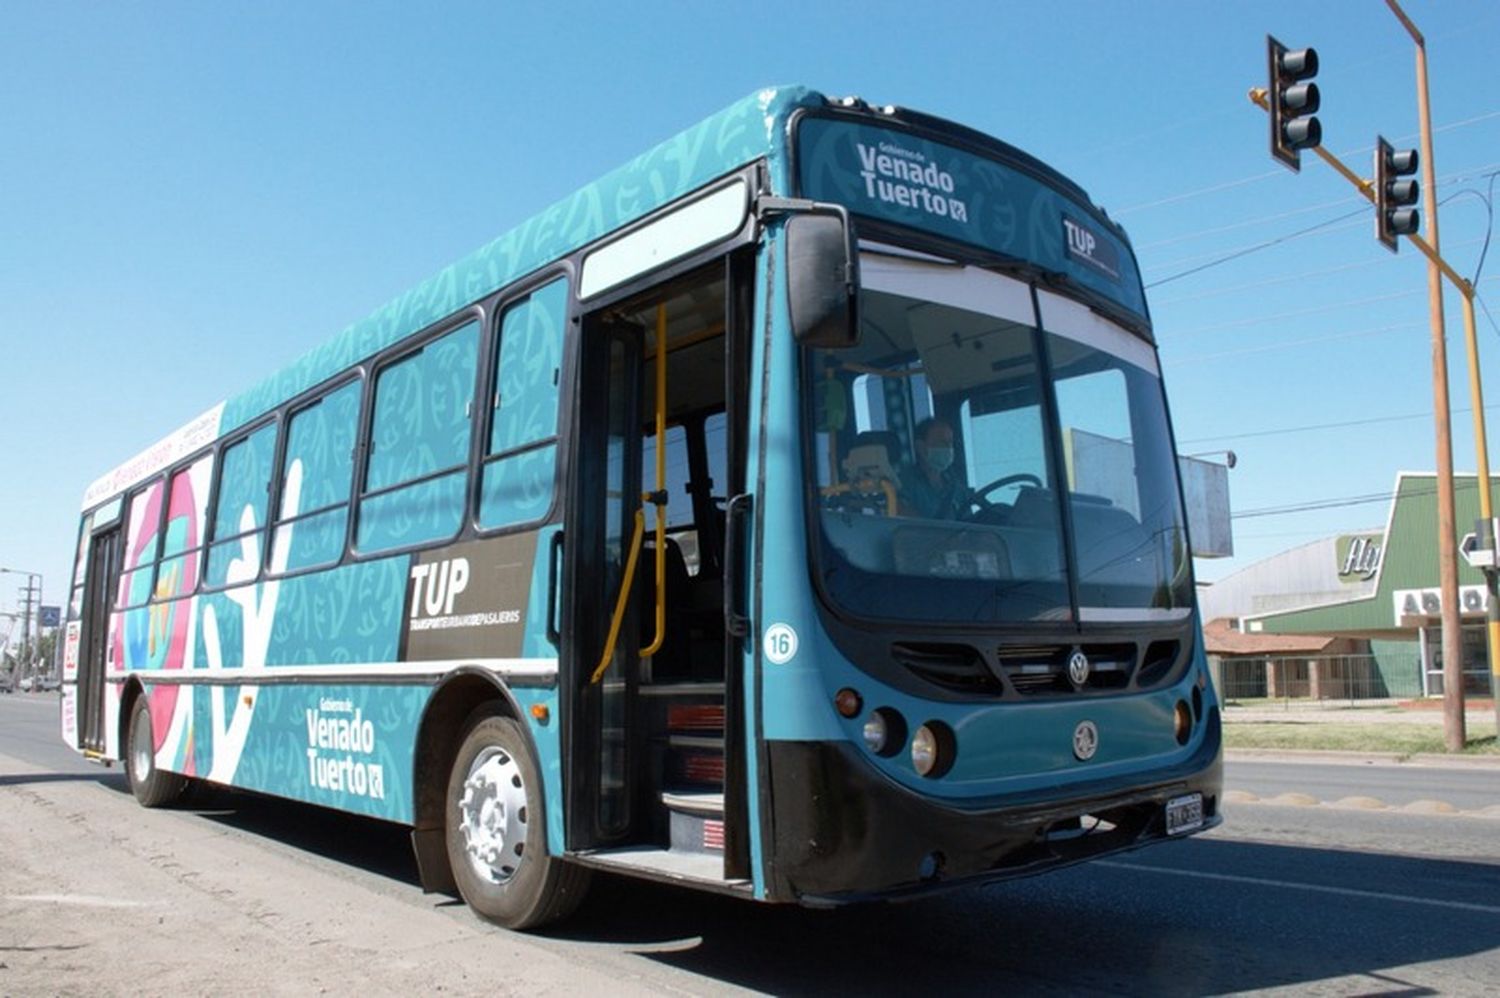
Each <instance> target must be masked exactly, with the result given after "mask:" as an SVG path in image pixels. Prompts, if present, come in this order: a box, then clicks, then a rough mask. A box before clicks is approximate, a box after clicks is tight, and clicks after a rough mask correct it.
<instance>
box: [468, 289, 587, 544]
mask: <svg viewBox="0 0 1500 998" xmlns="http://www.w3.org/2000/svg"><path fill="white" fill-rule="evenodd" d="M567 311H568V282H567V281H566V280H565V279H559V280H556V281H553V282H552V283H551V284H548V285H545V286H544V287H542V288H539V289H538V290H536V291H535V292H533V293H532V294H531V295H529V296H527V297H526V298H524V299H522V300H521V301H519V302H516V303H515V304H512V305H510V306H509V307H508V308H506V310H505V312H504V314H503V315H502V317H501V320H500V346H499V350H498V351H497V352H496V356H495V377H494V381H493V383H494V385H495V394H494V396H493V397H492V398H491V399H490V405H491V406H492V409H493V414H492V418H491V422H490V437H489V443H488V446H487V447H486V448H485V457H484V461H483V469H484V470H483V472H482V479H481V485H480V492H479V525H480V526H481V527H504V526H510V525H513V524H517V523H525V522H526V521H528V520H536V519H540V518H541V517H543V516H545V515H546V514H547V511H548V510H549V509H550V508H551V507H552V490H553V482H554V479H555V477H556V475H555V470H556V462H557V398H558V386H559V383H560V382H561V380H562V346H563V330H564V328H565V321H566V318H567Z"/></svg>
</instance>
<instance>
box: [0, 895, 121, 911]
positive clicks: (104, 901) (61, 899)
mask: <svg viewBox="0 0 1500 998" xmlns="http://www.w3.org/2000/svg"><path fill="white" fill-rule="evenodd" d="M5 900H7V901H30V902H35V903H39V904H76V905H81V906H83V907H86V908H144V907H146V903H145V902H144V901H122V900H120V899H118V898H101V897H94V896H93V895H90V894H7V895H6V896H5Z"/></svg>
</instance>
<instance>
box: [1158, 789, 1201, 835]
mask: <svg viewBox="0 0 1500 998" xmlns="http://www.w3.org/2000/svg"><path fill="white" fill-rule="evenodd" d="M1202 827H1203V795H1202V794H1188V795H1187V796H1186V797H1173V798H1172V799H1171V800H1169V801H1167V834H1168V835H1182V834H1184V833H1186V832H1192V831H1196V830H1197V829H1199V828H1202Z"/></svg>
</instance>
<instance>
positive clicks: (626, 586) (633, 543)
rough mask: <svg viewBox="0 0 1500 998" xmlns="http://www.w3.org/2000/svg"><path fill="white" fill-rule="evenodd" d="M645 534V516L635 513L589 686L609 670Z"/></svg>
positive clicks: (638, 511)
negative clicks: (605, 633)
mask: <svg viewBox="0 0 1500 998" xmlns="http://www.w3.org/2000/svg"><path fill="white" fill-rule="evenodd" d="M645 532H646V514H645V513H643V512H642V511H641V510H639V509H637V510H636V511H635V531H634V533H633V534H632V535H631V538H630V554H629V556H627V557H626V559H625V575H624V577H623V578H621V579H620V595H619V597H618V598H617V599H616V600H615V612H614V615H613V616H612V617H610V620H609V636H608V637H606V638H605V639H604V654H603V655H601V656H600V657H599V667H598V668H597V669H595V670H594V674H593V675H592V676H590V677H589V684H590V685H592V684H594V683H597V682H598V681H599V680H601V679H603V678H604V673H605V672H606V671H608V669H609V660H610V659H612V658H614V657H615V643H616V642H617V641H619V640H620V622H621V621H623V620H624V619H625V607H626V605H627V604H628V603H629V602H630V587H631V585H632V584H633V583H634V582H635V563H636V561H637V560H638V559H639V558H640V554H641V537H642V535H643V534H645Z"/></svg>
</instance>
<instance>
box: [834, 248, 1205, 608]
mask: <svg viewBox="0 0 1500 998" xmlns="http://www.w3.org/2000/svg"><path fill="white" fill-rule="evenodd" d="M862 280H863V282H864V283H863V286H862V291H861V300H860V307H861V315H862V331H861V337H860V341H859V344H858V345H857V346H855V347H852V348H847V349H841V350H813V351H810V352H809V355H808V366H807V374H808V377H809V382H810V383H809V385H808V388H809V391H810V394H811V397H812V400H813V405H812V407H811V412H810V414H809V415H810V419H809V422H808V427H809V433H808V435H807V437H808V439H807V446H808V448H809V450H810V456H811V463H812V467H813V468H814V469H815V472H816V474H815V477H814V479H813V481H812V483H811V485H810V488H811V489H812V490H813V491H814V496H813V503H812V507H813V508H814V509H815V510H816V515H815V518H814V519H815V524H816V525H815V528H814V535H815V537H816V540H815V542H814V545H815V550H814V558H815V563H816V565H817V572H818V574H819V577H820V579H821V582H822V588H823V591H824V593H825V595H826V596H827V597H828V598H829V599H831V600H832V601H833V602H834V604H835V605H836V606H837V607H838V608H839V609H840V610H842V611H845V612H847V613H849V614H852V615H854V616H856V617H861V618H869V619H886V620H890V619H900V620H910V621H914V622H933V623H964V624H981V625H982V624H992V623H1009V624H1015V623H1023V622H1028V621H1051V622H1062V621H1080V622H1089V621H1127V620H1149V619H1180V618H1182V617H1184V616H1186V615H1187V613H1188V612H1189V607H1191V605H1192V586H1191V578H1190V572H1189V567H1188V546H1187V539H1186V532H1185V529H1184V526H1183V524H1184V519H1185V517H1184V514H1183V509H1182V501H1181V493H1180V490H1179V488H1178V484H1177V466H1176V461H1175V459H1174V455H1173V452H1172V446H1171V436H1170V434H1169V432H1168V426H1167V416H1166V408H1165V402H1164V396H1163V393H1162V386H1161V380H1160V377H1159V374H1158V369H1157V363H1156V356H1155V352H1154V350H1153V349H1152V347H1151V346H1150V345H1149V344H1148V343H1146V342H1144V341H1143V340H1141V339H1140V338H1138V337H1136V336H1134V335H1132V334H1131V333H1129V332H1128V331H1126V330H1125V329H1123V328H1121V327H1120V326H1117V325H1115V324H1114V323H1112V322H1110V321H1109V320H1107V319H1105V318H1103V317H1102V316H1100V315H1098V314H1096V313H1094V312H1093V311H1091V310H1090V309H1088V308H1087V307H1086V306H1083V305H1080V304H1077V303H1075V302H1073V301H1072V300H1070V299H1067V298H1064V297H1062V296H1059V295H1055V294H1052V293H1051V292H1048V291H1044V290H1041V289H1033V288H1032V287H1031V286H1029V285H1027V284H1025V283H1023V282H1021V281H1018V280H1014V279H1012V278H1009V277H1004V276H1001V275H999V274H995V273H992V272H989V271H986V270H981V269H979V268H976V267H968V266H963V265H959V264H954V263H951V262H948V261H943V260H938V259H935V258H916V257H906V256H899V255H885V254H877V253H867V254H866V255H865V257H864V261H863V262H862ZM1069 533H1070V534H1071V536H1069ZM916 579H921V580H922V584H921V585H913V584H912V583H913V581H914V580H916Z"/></svg>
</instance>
